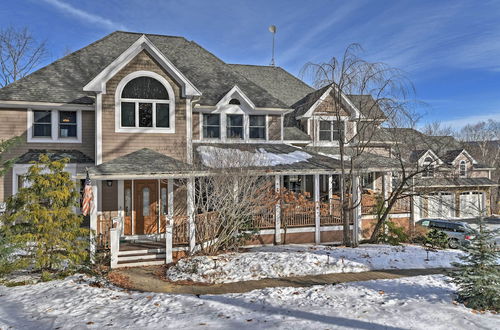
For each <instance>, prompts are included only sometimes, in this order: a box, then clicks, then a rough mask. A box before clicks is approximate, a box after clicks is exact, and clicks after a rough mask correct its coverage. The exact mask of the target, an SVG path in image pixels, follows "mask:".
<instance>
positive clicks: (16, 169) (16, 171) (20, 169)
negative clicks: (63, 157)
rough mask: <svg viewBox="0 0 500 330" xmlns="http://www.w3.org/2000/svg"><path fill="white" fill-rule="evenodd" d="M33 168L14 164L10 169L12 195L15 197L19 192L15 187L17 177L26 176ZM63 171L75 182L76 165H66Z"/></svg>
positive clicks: (29, 165)
mask: <svg viewBox="0 0 500 330" xmlns="http://www.w3.org/2000/svg"><path fill="white" fill-rule="evenodd" d="M31 166H33V164H15V165H14V166H13V167H12V194H13V195H15V194H17V193H18V191H19V187H18V185H17V183H18V181H17V177H18V176H20V175H26V173H28V170H29V168H30V167H31ZM64 170H65V171H67V172H69V173H70V174H71V180H72V181H73V182H76V170H77V164H66V166H65V167H64Z"/></svg>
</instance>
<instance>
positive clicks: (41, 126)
mask: <svg viewBox="0 0 500 330" xmlns="http://www.w3.org/2000/svg"><path fill="white" fill-rule="evenodd" d="M51 136H52V111H50V110H49V111H39V110H36V111H33V137H51Z"/></svg>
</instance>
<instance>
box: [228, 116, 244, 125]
mask: <svg viewBox="0 0 500 330" xmlns="http://www.w3.org/2000/svg"><path fill="white" fill-rule="evenodd" d="M227 125H228V126H243V115H227Z"/></svg>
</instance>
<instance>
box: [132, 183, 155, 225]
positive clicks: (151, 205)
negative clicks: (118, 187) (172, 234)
mask: <svg viewBox="0 0 500 330" xmlns="http://www.w3.org/2000/svg"><path fill="white" fill-rule="evenodd" d="M134 188H135V189H134V190H135V191H134V195H135V200H134V206H135V207H134V208H135V211H136V212H135V214H136V218H135V233H136V234H138V235H144V234H155V233H157V232H158V222H157V220H158V214H157V204H158V186H157V181H136V182H135V187H134Z"/></svg>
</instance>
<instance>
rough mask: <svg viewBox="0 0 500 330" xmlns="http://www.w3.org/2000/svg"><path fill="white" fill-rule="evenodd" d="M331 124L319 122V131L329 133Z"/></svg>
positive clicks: (324, 121)
mask: <svg viewBox="0 0 500 330" xmlns="http://www.w3.org/2000/svg"><path fill="white" fill-rule="evenodd" d="M331 126H332V123H331V122H330V121H326V120H322V121H320V122H319V129H320V130H325V131H329V130H330V129H331Z"/></svg>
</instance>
